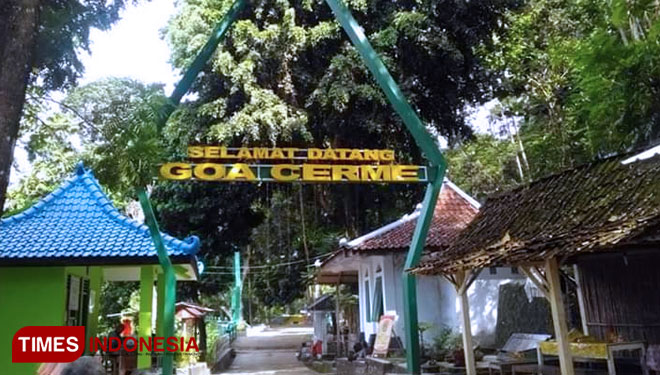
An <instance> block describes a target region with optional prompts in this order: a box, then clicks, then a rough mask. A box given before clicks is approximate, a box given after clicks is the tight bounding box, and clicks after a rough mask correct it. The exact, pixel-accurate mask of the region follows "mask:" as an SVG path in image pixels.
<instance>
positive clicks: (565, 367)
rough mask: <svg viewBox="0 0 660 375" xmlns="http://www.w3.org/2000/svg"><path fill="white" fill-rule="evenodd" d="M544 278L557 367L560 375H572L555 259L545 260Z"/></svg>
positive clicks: (564, 315) (566, 329)
mask: <svg viewBox="0 0 660 375" xmlns="http://www.w3.org/2000/svg"><path fill="white" fill-rule="evenodd" d="M545 277H546V279H547V281H548V284H549V287H550V308H551V310H552V324H553V326H554V329H555V337H556V339H557V348H558V352H559V367H560V369H561V373H562V375H574V374H575V370H574V368H573V357H572V355H571V347H570V343H569V341H568V328H567V325H566V310H565V309H564V301H563V300H562V296H561V284H560V282H559V264H558V262H557V258H550V259H546V261H545Z"/></svg>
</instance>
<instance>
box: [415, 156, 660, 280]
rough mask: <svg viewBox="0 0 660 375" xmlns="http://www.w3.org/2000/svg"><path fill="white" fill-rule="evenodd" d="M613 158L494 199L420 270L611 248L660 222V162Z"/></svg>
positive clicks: (461, 267) (480, 265)
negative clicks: (454, 239)
mask: <svg viewBox="0 0 660 375" xmlns="http://www.w3.org/2000/svg"><path fill="white" fill-rule="evenodd" d="M654 155H655V152H652V153H649V155H646V154H639V155H636V156H635V157H632V158H627V157H628V156H629V155H624V156H616V157H611V158H608V159H604V160H599V161H596V162H593V163H591V164H586V165H583V166H580V167H577V168H574V169H570V170H567V171H565V172H563V173H559V174H555V175H551V176H548V177H546V178H543V179H540V180H537V181H535V182H532V183H531V184H529V185H525V186H522V187H519V188H516V189H513V190H511V191H508V192H504V193H498V194H495V195H492V196H490V197H489V198H488V199H487V201H486V203H485V204H484V206H483V207H482V208H481V210H480V212H479V214H478V215H477V217H476V218H475V219H474V221H472V223H471V224H470V225H469V226H468V227H467V228H466V229H465V231H463V232H462V233H461V234H460V236H459V237H458V238H457V239H456V241H455V242H454V244H452V245H451V246H450V247H449V248H448V249H447V250H445V251H443V252H439V253H434V254H432V255H431V257H429V258H427V259H426V260H425V261H423V262H422V264H421V265H420V266H419V267H417V268H416V269H415V270H414V271H415V272H418V273H424V274H438V273H450V272H454V271H457V270H464V269H469V268H483V267H489V266H497V265H511V266H516V265H522V264H530V263H534V262H540V261H543V260H544V259H547V258H548V257H552V256H562V257H564V256H575V255H579V254H584V253H593V252H597V251H611V250H612V249H614V248H616V247H617V246H620V245H622V244H625V243H631V242H633V241H639V236H640V235H642V234H645V233H647V232H648V231H650V230H654V228H657V225H658V224H660V157H659V156H654Z"/></svg>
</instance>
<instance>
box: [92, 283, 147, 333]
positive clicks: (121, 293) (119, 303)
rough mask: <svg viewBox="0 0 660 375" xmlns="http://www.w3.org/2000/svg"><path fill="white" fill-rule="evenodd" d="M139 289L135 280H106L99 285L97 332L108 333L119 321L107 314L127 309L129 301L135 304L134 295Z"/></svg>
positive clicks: (129, 304)
mask: <svg viewBox="0 0 660 375" xmlns="http://www.w3.org/2000/svg"><path fill="white" fill-rule="evenodd" d="M138 291H139V283H138V282H136V281H118V282H106V283H103V286H102V287H101V303H100V306H99V330H98V331H99V333H105V334H107V333H109V332H110V331H111V330H112V329H114V327H115V326H116V325H117V323H119V318H116V319H109V318H107V315H109V314H117V313H121V312H122V311H125V310H128V309H129V308H130V307H131V301H133V306H132V307H136V306H135V295H136V294H137V293H138Z"/></svg>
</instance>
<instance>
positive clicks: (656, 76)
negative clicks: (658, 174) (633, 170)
mask: <svg viewBox="0 0 660 375" xmlns="http://www.w3.org/2000/svg"><path fill="white" fill-rule="evenodd" d="M659 9H660V8H659V6H658V2H657V1H653V0H634V1H627V0H612V1H610V2H607V3H606V4H604V3H603V2H602V1H597V0H585V1H571V0H552V1H545V0H527V1H526V2H525V4H524V6H523V7H521V8H519V9H515V10H511V11H509V12H508V13H507V16H506V17H505V18H504V22H505V24H506V25H507V27H506V28H507V31H506V33H505V34H504V35H502V36H501V37H498V38H496V39H495V40H494V43H492V44H489V45H485V46H486V48H484V49H483V51H482V54H481V55H482V56H483V58H484V60H485V61H486V63H487V65H488V66H490V67H491V68H492V69H494V70H498V71H501V72H505V73H506V74H505V75H503V85H502V87H501V89H500V90H499V92H498V96H499V98H500V99H501V102H502V105H503V106H504V107H505V112H510V113H515V114H517V115H518V116H522V122H521V124H520V125H521V126H520V133H519V137H520V139H521V140H522V143H524V145H525V151H526V155H527V156H528V157H529V159H530V160H529V165H530V170H531V172H532V176H533V177H540V176H542V175H545V174H548V173H553V172H556V171H558V170H561V169H563V168H567V167H571V166H575V165H577V164H580V163H584V162H587V161H589V160H592V159H593V158H597V157H603V156H606V155H609V154H612V153H617V152H625V151H629V150H631V149H632V148H637V147H640V146H644V145H648V144H653V143H657V142H658V140H660V101H659V99H658V98H660V95H659V94H660V91H659V87H660V86H659V85H658V82H659V81H660V70H659V67H660V61H659V59H658V56H660V53H659V51H658V48H659V47H658V46H659V44H658V41H659V40H660V38H659V35H660V34H659V30H660V17H659V14H660V11H659Z"/></svg>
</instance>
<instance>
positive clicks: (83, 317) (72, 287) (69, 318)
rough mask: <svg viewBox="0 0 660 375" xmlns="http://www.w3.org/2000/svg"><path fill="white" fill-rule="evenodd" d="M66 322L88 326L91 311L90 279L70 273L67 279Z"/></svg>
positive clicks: (70, 324) (71, 324) (72, 324)
mask: <svg viewBox="0 0 660 375" xmlns="http://www.w3.org/2000/svg"><path fill="white" fill-rule="evenodd" d="M66 290H67V293H66V295H67V302H66V324H67V325H69V326H87V315H88V312H89V297H90V296H89V279H85V278H81V277H78V276H73V275H68V276H67V280H66Z"/></svg>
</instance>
